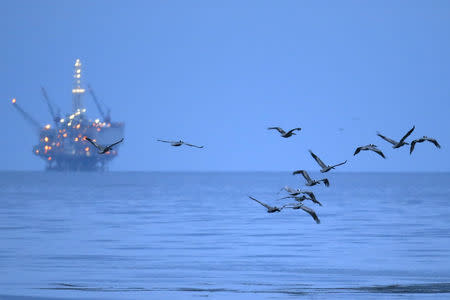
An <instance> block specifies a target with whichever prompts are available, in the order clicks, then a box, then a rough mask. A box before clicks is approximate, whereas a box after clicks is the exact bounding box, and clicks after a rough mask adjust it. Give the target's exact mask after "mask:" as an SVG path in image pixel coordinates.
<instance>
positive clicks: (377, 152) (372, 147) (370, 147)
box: [353, 144, 386, 158]
mask: <svg viewBox="0 0 450 300" xmlns="http://www.w3.org/2000/svg"><path fill="white" fill-rule="evenodd" d="M365 150H369V151H373V152H375V153H376V154H378V155H380V156H381V157H383V158H386V156H384V154H383V152H381V150H380V149H378V148H377V146H376V145H374V144H369V145H366V146H361V147H358V148H356V150H355V153H353V155H356V154H358V153H359V152H360V151H365Z"/></svg>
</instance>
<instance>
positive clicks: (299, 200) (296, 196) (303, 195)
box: [85, 126, 441, 224]
mask: <svg viewBox="0 0 450 300" xmlns="http://www.w3.org/2000/svg"><path fill="white" fill-rule="evenodd" d="M268 129H269V130H277V131H278V132H279V133H280V135H281V137H283V138H289V137H291V136H293V135H296V133H295V131H300V130H301V128H294V129H291V130H289V131H288V132H286V131H284V130H283V129H282V128H280V127H269V128H268ZM414 129H415V126H413V127H412V128H411V129H410V130H409V131H408V132H407V133H406V134H405V135H404V136H403V137H402V138H401V139H400V141H398V142H397V141H395V140H393V139H391V138H388V137H386V136H384V135H382V134H381V133H379V132H377V135H378V136H379V137H381V138H382V139H383V140H385V141H387V142H389V143H391V144H392V148H394V149H397V148H400V147H402V146H405V145H409V143H407V142H405V140H406V138H408V136H410V135H411V133H412V132H413V131H414ZM85 140H87V141H88V142H90V143H91V144H92V145H93V146H94V147H95V148H97V150H98V153H99V154H105V153H107V152H108V151H111V150H112V148H113V147H114V146H116V145H117V144H119V143H121V142H123V138H122V139H120V140H119V141H117V142H115V143H113V144H111V145H106V146H103V145H99V144H97V143H96V141H95V140H92V139H90V138H89V137H85ZM157 141H159V142H163V143H169V144H170V145H171V146H174V147H179V146H182V145H186V146H190V147H195V148H203V147H204V146H196V145H193V144H189V143H186V142H184V141H182V140H179V141H166V140H157ZM425 141H427V142H430V143H433V144H434V145H435V146H436V147H437V148H441V145H439V143H438V142H437V141H436V140H435V139H433V138H429V137H427V136H423V137H421V138H419V139H415V140H413V141H411V144H410V149H409V154H412V152H413V151H414V147H415V145H416V144H417V143H423V142H425ZM360 151H373V152H375V153H377V154H378V155H380V156H381V157H383V158H386V156H385V155H384V153H383V152H382V151H381V150H380V149H378V148H377V146H376V145H374V144H369V145H365V146H360V147H358V148H356V150H355V153H354V154H353V155H356V154H358V153H359V152H360ZM309 153H310V154H311V156H312V157H313V158H314V160H315V161H316V162H317V164H318V165H319V166H320V168H321V169H320V172H321V173H326V172H328V171H330V170H333V169H335V168H336V167H338V166H341V165H343V164H345V163H347V160H345V161H343V162H341V163H338V164H335V165H327V164H325V163H324V162H323V161H322V160H321V159H320V158H319V157H318V156H317V155H316V154H314V153H313V152H312V151H311V150H309ZM292 174H293V175H297V174H301V175H302V176H303V178H304V179H305V181H306V183H305V185H306V186H314V185H317V184H321V183H323V184H324V185H325V186H326V187H329V186H330V182H329V180H328V179H327V178H322V179H318V180H316V179H311V177H310V176H309V174H308V172H306V171H305V170H296V171H294V172H293V173H292ZM282 190H284V191H286V192H287V193H288V196H286V197H283V198H281V199H293V200H295V201H296V202H295V203H288V204H285V205H283V206H281V207H277V206H270V205H268V204H266V203H264V202H261V201H259V200H258V199H255V198H254V197H252V196H248V197H249V198H250V199H252V200H254V201H256V202H258V203H259V204H261V205H262V206H264V207H265V208H266V209H267V212H268V213H274V212H280V211H281V210H282V209H284V208H292V209H301V210H303V211H305V212H307V213H308V214H310V215H311V217H312V218H313V219H314V221H316V223H317V224H319V223H320V219H319V218H318V217H317V214H316V212H315V211H314V210H313V209H312V208H310V207H308V206H305V205H304V204H303V201H305V200H310V201H312V202H313V203H315V204H318V205H320V206H322V203H320V202H319V201H318V200H317V198H316V196H315V195H314V193H313V192H311V191H308V190H302V189H293V188H291V187H289V186H285V187H283V188H282V189H281V190H280V192H281V191H282ZM281 199H279V200H281Z"/></svg>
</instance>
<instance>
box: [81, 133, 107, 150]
mask: <svg viewBox="0 0 450 300" xmlns="http://www.w3.org/2000/svg"><path fill="white" fill-rule="evenodd" d="M84 138H85V140H87V141H88V142H89V143H91V144H92V145H94V147H95V148H97V149H98V150H100V151H102V150H103V147H102V146H100V145H98V144H97V143H96V142H94V140H92V139H91V138H88V137H87V136H86V137H84Z"/></svg>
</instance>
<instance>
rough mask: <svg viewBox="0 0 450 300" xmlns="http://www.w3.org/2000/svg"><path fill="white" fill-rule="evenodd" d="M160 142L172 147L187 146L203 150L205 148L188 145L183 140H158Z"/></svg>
mask: <svg viewBox="0 0 450 300" xmlns="http://www.w3.org/2000/svg"><path fill="white" fill-rule="evenodd" d="M158 142H163V143H169V144H170V145H171V146H174V147H179V146H181V145H186V146H190V147H195V148H203V147H204V146H196V145H192V144H188V143H185V142H183V141H182V140H179V141H164V140H158Z"/></svg>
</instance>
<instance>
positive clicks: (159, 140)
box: [157, 140, 175, 144]
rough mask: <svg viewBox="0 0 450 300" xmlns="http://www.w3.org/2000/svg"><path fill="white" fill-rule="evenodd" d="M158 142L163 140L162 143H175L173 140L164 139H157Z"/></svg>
mask: <svg viewBox="0 0 450 300" xmlns="http://www.w3.org/2000/svg"><path fill="white" fill-rule="evenodd" d="M157 141H158V142H163V143H170V144H172V143H175V142H173V141H165V140H157Z"/></svg>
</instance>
